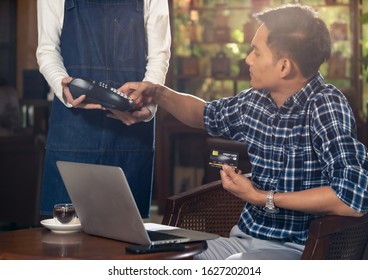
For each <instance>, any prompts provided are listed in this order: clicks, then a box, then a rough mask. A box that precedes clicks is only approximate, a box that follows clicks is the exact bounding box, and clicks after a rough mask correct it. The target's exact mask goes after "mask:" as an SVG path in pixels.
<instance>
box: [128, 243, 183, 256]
mask: <svg viewBox="0 0 368 280" xmlns="http://www.w3.org/2000/svg"><path fill="white" fill-rule="evenodd" d="M184 249H185V245H184V244H182V243H168V244H160V245H133V246H127V247H125V250H126V251H127V252H129V253H134V254H145V253H155V252H167V251H183V250H184Z"/></svg>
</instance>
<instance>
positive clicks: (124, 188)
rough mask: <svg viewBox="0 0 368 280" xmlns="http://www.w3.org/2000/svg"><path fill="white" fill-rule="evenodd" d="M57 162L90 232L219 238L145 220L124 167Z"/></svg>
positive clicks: (151, 241)
mask: <svg viewBox="0 0 368 280" xmlns="http://www.w3.org/2000/svg"><path fill="white" fill-rule="evenodd" d="M56 164H57V167H58V169H59V172H60V174H61V177H62V180H63V182H64V184H65V187H66V189H67V191H68V194H69V196H70V199H71V201H72V203H73V204H74V206H75V209H76V212H77V214H78V218H79V220H80V223H81V226H82V229H83V231H84V232H85V233H87V234H91V235H96V236H102V237H106V238H111V239H115V240H120V241H124V242H129V243H135V244H140V245H158V244H167V243H185V242H192V241H203V240H209V239H215V238H218V235H217V234H213V233H207V232H201V231H194V230H186V229H181V228H177V227H171V226H166V225H161V224H155V223H148V224H145V223H144V222H143V220H142V218H141V215H140V213H139V210H138V207H137V205H136V203H135V200H134V197H133V195H132V193H131V190H130V187H129V184H128V182H127V180H126V177H125V175H124V171H123V170H122V169H121V168H120V167H116V166H106V165H95V164H85V163H76V162H66V161H58V162H57V163H56Z"/></svg>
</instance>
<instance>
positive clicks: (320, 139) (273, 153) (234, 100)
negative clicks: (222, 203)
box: [204, 75, 368, 244]
mask: <svg viewBox="0 0 368 280" xmlns="http://www.w3.org/2000/svg"><path fill="white" fill-rule="evenodd" d="M204 122H205V126H206V128H207V130H208V133H209V134H210V135H213V136H225V137H228V138H231V139H234V140H236V141H242V142H245V144H246V145H245V146H247V149H248V154H249V158H250V161H251V164H252V181H253V183H254V185H255V186H256V187H257V188H259V189H262V190H275V191H276V192H279V193H283V192H296V191H302V190H306V189H311V188H316V187H320V186H326V185H328V186H331V188H332V189H333V190H334V191H335V192H336V195H337V196H338V197H339V198H340V199H341V200H342V201H343V202H344V203H346V204H347V205H349V206H350V207H351V208H353V209H355V210H357V211H359V212H368V171H367V170H368V157H367V150H366V147H365V146H364V145H363V144H362V143H360V142H359V141H357V139H356V123H355V119H354V116H353V112H352V110H351V108H350V106H349V104H348V101H347V100H346V98H345V97H344V95H343V94H342V93H341V92H340V91H339V90H337V89H336V88H335V87H334V86H332V85H325V84H323V78H322V76H321V75H317V76H316V77H315V78H313V79H312V80H311V81H310V82H309V83H308V84H307V85H306V86H305V87H304V88H302V89H301V90H300V91H299V92H297V93H295V94H294V95H293V96H291V97H290V98H288V100H287V101H286V102H285V103H284V104H283V106H282V107H281V108H277V106H276V104H275V102H274V101H273V100H272V98H271V96H270V94H269V93H268V92H267V91H264V90H256V89H253V88H251V89H249V90H247V91H242V92H241V93H239V94H238V95H237V96H235V97H230V98H222V99H220V100H215V101H212V102H208V103H206V106H205V116H204ZM313 218H315V216H314V215H311V214H306V213H302V212H298V211H291V210H286V209H280V212H279V213H277V214H269V213H266V212H265V211H264V210H263V207H258V206H254V205H251V204H249V203H246V204H245V207H244V210H243V212H242V214H241V217H240V219H239V223H238V225H239V227H240V229H242V230H243V231H244V232H245V233H247V234H249V235H251V236H254V237H257V238H261V239H268V240H279V241H291V242H295V243H298V244H304V243H305V241H306V239H307V237H308V231H307V229H308V226H309V222H310V221H311V219H313Z"/></svg>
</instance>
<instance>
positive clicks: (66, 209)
mask: <svg viewBox="0 0 368 280" xmlns="http://www.w3.org/2000/svg"><path fill="white" fill-rule="evenodd" d="M53 216H54V220H55V222H56V223H57V224H70V223H75V222H76V220H77V213H76V212H75V207H74V205H73V204H71V203H59V204H55V205H54V211H53Z"/></svg>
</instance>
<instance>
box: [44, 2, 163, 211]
mask: <svg viewBox="0 0 368 280" xmlns="http://www.w3.org/2000/svg"><path fill="white" fill-rule="evenodd" d="M159 1H160V0H156V1H146V2H148V3H144V1H143V0H124V1H122V0H103V1H102V0H65V6H64V7H63V13H64V17H63V20H62V19H60V22H62V28H61V27H60V32H61V35H60V43H59V45H60V51H59V52H58V53H59V54H60V55H61V57H62V60H61V59H59V60H55V62H56V63H59V64H60V63H62V64H63V66H64V67H65V70H66V72H67V74H66V75H64V77H65V76H70V77H81V78H87V79H92V80H96V81H101V82H104V83H106V84H108V85H109V86H111V87H115V88H118V87H120V86H121V85H122V84H124V83H125V82H127V81H139V80H144V79H147V77H145V74H146V67H147V68H148V63H147V57H149V55H153V51H152V52H151V53H150V51H149V47H148V50H147V44H149V43H150V41H149V40H146V28H145V23H146V21H147V20H146V18H145V11H146V9H147V5H155V4H153V2H156V3H158V2H159ZM55 2H56V1H54V0H48V1H46V0H39V3H38V9H39V11H38V17H39V25H41V27H39V47H38V50H37V57H38V62H39V64H40V71H41V72H42V73H43V74H44V76H45V77H46V79H47V80H48V82H49V83H50V85H51V86H52V84H53V82H54V83H55V81H53V80H52V79H53V75H54V76H55V75H56V74H55V72H52V71H51V70H50V69H47V66H48V64H51V63H50V62H49V61H50V60H52V59H54V58H50V57H48V60H46V58H45V57H46V56H47V51H49V50H48V46H47V44H46V43H45V42H46V41H47V40H46V39H45V37H47V36H48V33H47V32H45V30H47V28H48V27H47V26H46V23H45V21H46V17H45V15H42V14H41V12H44V11H45V10H47V9H54V7H52V6H53V5H59V6H60V3H55ZM58 2H60V1H58ZM160 2H161V1H160ZM163 2H165V1H163ZM145 5H146V6H145ZM160 5H161V6H162V3H161V4H160ZM165 6H167V3H166V4H165ZM59 8H60V7H59ZM164 11H165V9H164ZM160 13H162V12H160ZM167 15H168V13H167ZM50 16H52V14H50ZM42 18H43V20H42ZM167 22H168V16H167V18H166V19H164V23H163V24H162V26H166V28H167V29H166V30H163V31H162V30H161V33H160V32H158V33H159V34H164V35H163V36H165V37H166V40H160V41H161V43H162V42H164V45H165V47H164V48H165V49H166V51H165V53H166V55H164V56H163V57H161V61H162V63H161V64H162V66H161V72H162V75H161V76H162V78H161V81H160V79H159V80H158V81H157V82H163V81H164V76H165V74H166V71H167V67H168V59H169V51H168V49H169V47H170V44H167V43H168V42H169V41H170V40H168V39H167V36H168V35H167V30H168V27H167V26H168V24H167V25H165V23H167ZM42 26H43V27H42ZM147 32H148V31H147ZM147 36H148V37H149V35H147ZM51 39H52V38H51ZM48 40H50V38H48ZM40 42H41V43H40ZM56 48H57V46H56ZM160 48H163V47H162V46H161V47H160ZM156 50H157V49H156ZM58 53H56V56H57V55H58ZM148 60H149V59H148ZM54 64H55V63H54ZM53 69H58V68H57V67H55V66H54V68H53ZM61 69H62V67H61ZM55 71H56V70H55ZM60 71H62V70H60ZM64 77H62V78H64ZM152 80H154V78H152ZM59 82H60V80H59V81H58V84H57V86H55V87H58V86H59ZM56 91H57V89H56V90H55V92H56ZM57 96H58V95H57ZM58 97H59V96H58ZM66 105H69V106H66ZM106 115H107V112H106V111H103V110H98V109H92V110H88V109H81V108H71V106H70V104H65V100H64V101H63V99H61V98H60V97H59V98H54V101H53V104H52V109H51V115H50V125H49V132H48V139H47V145H46V156H45V166H44V177H43V189H42V197H41V214H43V215H50V214H51V213H52V208H53V205H54V204H55V203H60V202H68V201H70V198H69V196H68V194H67V192H66V189H65V187H64V184H63V182H62V180H61V177H60V175H59V172H58V170H57V167H56V161H57V160H64V161H74V162H84V163H93V164H102V165H114V166H120V167H122V169H123V170H124V172H125V175H126V177H127V180H128V182H129V185H130V187H131V189H132V193H133V195H134V198H135V200H136V202H137V205H138V208H139V210H140V213H141V215H142V217H147V216H148V215H149V208H150V203H151V191H152V177H153V176H152V174H153V158H154V128H155V120H154V118H152V119H151V120H150V121H144V122H139V123H137V124H134V125H131V126H126V125H124V124H122V123H121V122H120V121H118V120H116V119H113V118H109V117H107V116H106ZM96 199H98V197H96Z"/></svg>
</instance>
